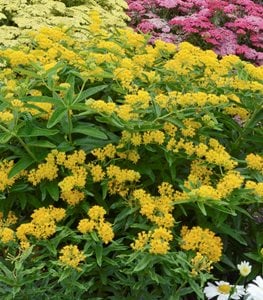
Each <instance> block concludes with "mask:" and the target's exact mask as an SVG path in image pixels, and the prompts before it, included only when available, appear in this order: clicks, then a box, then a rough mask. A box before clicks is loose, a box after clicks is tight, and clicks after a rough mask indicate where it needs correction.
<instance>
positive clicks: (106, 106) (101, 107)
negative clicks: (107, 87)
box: [86, 99, 117, 115]
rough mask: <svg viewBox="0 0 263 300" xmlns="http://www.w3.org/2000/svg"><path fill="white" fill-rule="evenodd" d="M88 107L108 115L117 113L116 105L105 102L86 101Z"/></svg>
mask: <svg viewBox="0 0 263 300" xmlns="http://www.w3.org/2000/svg"><path fill="white" fill-rule="evenodd" d="M86 105H87V106H88V107H90V108H91V109H94V110H95V111H97V112H100V113H105V114H108V115H111V114H113V113H114V112H115V111H116V109H117V108H116V104H115V103H113V102H105V101H103V100H96V101H95V100H92V99H89V100H87V101H86Z"/></svg>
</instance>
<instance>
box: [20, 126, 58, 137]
mask: <svg viewBox="0 0 263 300" xmlns="http://www.w3.org/2000/svg"><path fill="white" fill-rule="evenodd" d="M57 133H59V130H57V129H46V128H41V127H36V126H35V125H34V124H32V123H31V124H30V123H28V124H26V125H25V126H24V127H22V128H21V129H20V130H19V131H18V133H17V135H18V136H20V137H28V136H50V135H55V134H57Z"/></svg>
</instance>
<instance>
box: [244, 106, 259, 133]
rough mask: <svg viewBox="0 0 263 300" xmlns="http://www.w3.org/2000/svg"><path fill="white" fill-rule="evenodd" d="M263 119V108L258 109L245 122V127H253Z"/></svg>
mask: <svg viewBox="0 0 263 300" xmlns="http://www.w3.org/2000/svg"><path fill="white" fill-rule="evenodd" d="M262 120H263V109H260V110H258V111H257V112H255V113H254V114H253V116H252V118H251V119H250V120H249V121H248V123H247V124H245V128H247V129H253V128H254V127H255V125H256V124H257V123H259V122H260V121H262Z"/></svg>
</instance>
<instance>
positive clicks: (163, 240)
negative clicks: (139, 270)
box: [131, 227, 173, 255]
mask: <svg viewBox="0 0 263 300" xmlns="http://www.w3.org/2000/svg"><path fill="white" fill-rule="evenodd" d="M172 239H173V235H172V232H171V230H168V229H166V228H164V227H158V228H155V229H154V230H150V231H149V232H148V233H146V232H145V231H142V232H139V233H138V236H137V239H135V241H134V242H133V243H132V244H131V248H132V249H133V250H135V251H142V250H144V249H145V248H146V247H148V248H149V253H151V254H161V255H164V254H166V253H167V252H168V251H169V249H170V245H169V242H170V241H172Z"/></svg>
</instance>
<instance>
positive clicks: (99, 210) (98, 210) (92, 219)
mask: <svg viewBox="0 0 263 300" xmlns="http://www.w3.org/2000/svg"><path fill="white" fill-rule="evenodd" d="M105 214H106V211H105V209H104V208H103V207H101V206H98V205H94V206H92V207H91V208H90V209H89V211H88V216H89V219H82V220H80V222H79V225H78V230H79V231H80V232H81V233H82V234H85V233H89V232H92V231H93V230H96V231H97V232H98V235H99V236H100V238H101V239H102V241H103V242H104V243H105V244H108V243H109V242H111V241H112V240H113V238H114V232H113V230H112V225H111V224H110V223H109V222H106V221H105V219H104V215H105Z"/></svg>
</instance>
